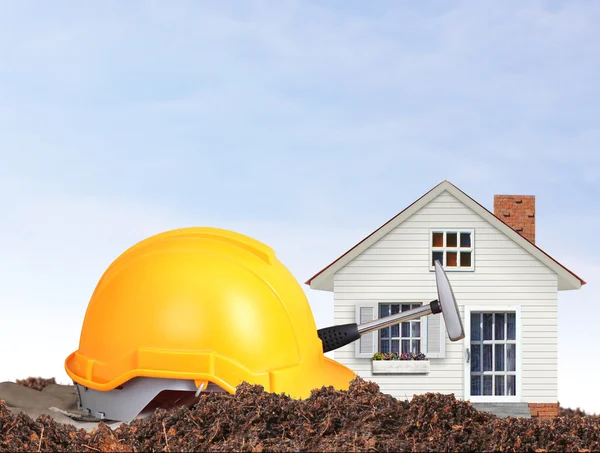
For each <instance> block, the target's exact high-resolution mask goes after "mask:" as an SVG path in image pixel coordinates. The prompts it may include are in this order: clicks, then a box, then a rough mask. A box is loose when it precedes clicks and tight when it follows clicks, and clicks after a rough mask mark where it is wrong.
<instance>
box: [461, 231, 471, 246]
mask: <svg viewBox="0 0 600 453" xmlns="http://www.w3.org/2000/svg"><path fill="white" fill-rule="evenodd" d="M460 246H461V247H471V233H460Z"/></svg>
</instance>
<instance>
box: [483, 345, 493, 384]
mask: <svg viewBox="0 0 600 453" xmlns="http://www.w3.org/2000/svg"><path fill="white" fill-rule="evenodd" d="M483 371H494V370H493V368H492V345H491V344H484V345H483ZM490 385H492V384H490Z"/></svg>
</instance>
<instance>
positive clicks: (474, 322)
mask: <svg viewBox="0 0 600 453" xmlns="http://www.w3.org/2000/svg"><path fill="white" fill-rule="evenodd" d="M471 341H481V313H471Z"/></svg>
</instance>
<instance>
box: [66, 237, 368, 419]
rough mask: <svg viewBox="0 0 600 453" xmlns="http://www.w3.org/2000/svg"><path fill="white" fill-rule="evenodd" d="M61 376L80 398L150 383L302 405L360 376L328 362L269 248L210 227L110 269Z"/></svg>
mask: <svg viewBox="0 0 600 453" xmlns="http://www.w3.org/2000/svg"><path fill="white" fill-rule="evenodd" d="M65 369H66V372H67V373H68V375H69V376H70V377H71V379H73V381H74V383H75V384H76V385H77V387H78V391H79V392H80V397H81V396H82V392H87V391H88V390H91V391H93V392H94V394H96V395H101V396H102V394H107V393H110V392H112V391H114V390H116V389H122V388H123V384H126V383H127V382H129V381H131V380H132V379H137V378H154V379H158V380H160V381H161V382H164V380H165V379H170V380H180V381H181V380H183V381H187V382H188V383H193V389H196V388H197V389H199V390H201V389H202V388H205V389H206V388H208V386H218V387H219V388H220V389H222V390H224V391H227V392H230V393H233V392H235V388H236V387H237V385H239V384H240V383H242V382H243V381H246V382H248V383H250V384H259V385H262V386H263V387H264V388H265V390H266V391H269V392H275V393H285V394H287V395H289V396H291V397H292V398H305V397H308V396H309V395H310V391H311V390H312V389H314V388H320V387H321V386H333V387H334V388H336V389H340V390H344V389H347V388H348V386H349V383H350V381H351V380H352V379H354V378H355V377H356V375H355V374H354V373H353V372H352V371H351V370H350V369H348V368H347V367H345V366H343V365H341V364H339V363H338V362H335V361H334V360H331V359H329V358H327V357H325V356H324V355H323V345H322V342H321V340H320V339H319V337H318V335H317V329H316V325H315V321H314V318H313V315H312V312H311V310H310V306H309V304H308V301H307V299H306V296H305V294H304V292H303V290H302V288H301V287H300V285H299V284H298V282H297V281H296V279H295V278H294V277H293V275H292V274H291V273H290V272H289V271H288V269H287V268H286V267H285V266H284V265H283V264H282V263H281V262H280V261H279V260H278V259H277V258H276V256H275V253H274V251H273V250H272V249H271V248H269V247H268V246H266V245H265V244H263V243H261V242H259V241H257V240H255V239H252V238H250V237H248V236H245V235H242V234H239V233H235V232H232V231H228V230H223V229H217V228H205V227H198V228H183V229H178V230H172V231H167V232H165V233H161V234H158V235H155V236H152V237H150V238H147V239H145V240H143V241H141V242H139V243H138V244H136V245H134V246H133V247H131V248H130V249H128V250H127V251H125V252H124V253H123V254H122V255H121V256H119V257H118V258H117V259H116V260H115V261H114V262H113V263H112V264H111V265H110V267H109V268H108V269H107V270H106V272H105V273H104V275H103V276H102V278H101V279H100V281H99V282H98V285H97V286H96V289H95V291H94V293H93V295H92V297H91V300H90V302H89V305H88V308H87V311H86V314H85V319H84V322H83V327H82V331H81V337H80V343H79V349H78V350H77V351H75V352H73V353H72V354H70V355H69V356H68V357H67V359H66V361H65ZM159 387H160V386H159ZM163 387H164V386H163ZM164 388H166V387H164ZM98 392H99V393H98ZM80 400H81V398H80ZM94 404H95V403H94ZM94 404H92V405H94ZM100 405H101V404H100ZM96 406H98V404H96ZM105 406H106V405H105ZM88 409H89V410H91V411H92V412H94V408H91V409H90V408H88ZM96 412H99V413H101V414H102V415H104V413H105V412H106V410H96Z"/></svg>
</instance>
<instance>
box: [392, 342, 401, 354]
mask: <svg viewBox="0 0 600 453" xmlns="http://www.w3.org/2000/svg"><path fill="white" fill-rule="evenodd" d="M392 352H396V353H399V352H400V340H392Z"/></svg>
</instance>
